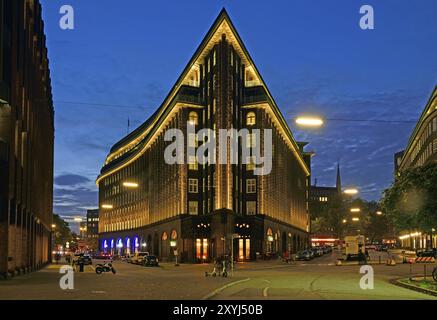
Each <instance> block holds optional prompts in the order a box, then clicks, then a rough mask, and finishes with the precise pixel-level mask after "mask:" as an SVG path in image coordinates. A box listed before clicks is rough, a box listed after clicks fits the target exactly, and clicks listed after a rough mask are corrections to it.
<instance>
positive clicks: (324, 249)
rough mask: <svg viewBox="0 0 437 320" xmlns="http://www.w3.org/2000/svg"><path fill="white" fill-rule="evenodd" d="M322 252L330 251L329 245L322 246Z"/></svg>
mask: <svg viewBox="0 0 437 320" xmlns="http://www.w3.org/2000/svg"><path fill="white" fill-rule="evenodd" d="M322 250H323V253H324V254H328V253H331V252H332V248H331V247H330V246H324V247H323V248H322Z"/></svg>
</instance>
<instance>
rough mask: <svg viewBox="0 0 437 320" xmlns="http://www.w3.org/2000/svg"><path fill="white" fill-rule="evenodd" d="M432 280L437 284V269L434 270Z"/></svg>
mask: <svg viewBox="0 0 437 320" xmlns="http://www.w3.org/2000/svg"><path fill="white" fill-rule="evenodd" d="M432 278H433V279H434V281H436V282H437V267H435V268H434V270H432Z"/></svg>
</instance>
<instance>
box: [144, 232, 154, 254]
mask: <svg viewBox="0 0 437 320" xmlns="http://www.w3.org/2000/svg"><path fill="white" fill-rule="evenodd" d="M145 249H146V251H151V250H152V249H153V248H152V236H151V235H150V234H149V235H148V236H147V241H146V248H145Z"/></svg>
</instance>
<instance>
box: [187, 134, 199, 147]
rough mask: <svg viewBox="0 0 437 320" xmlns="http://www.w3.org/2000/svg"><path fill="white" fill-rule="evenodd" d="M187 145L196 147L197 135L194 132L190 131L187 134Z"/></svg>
mask: <svg viewBox="0 0 437 320" xmlns="http://www.w3.org/2000/svg"><path fill="white" fill-rule="evenodd" d="M188 146H189V147H190V148H196V147H197V136H196V134H195V133H192V132H190V133H189V134H188Z"/></svg>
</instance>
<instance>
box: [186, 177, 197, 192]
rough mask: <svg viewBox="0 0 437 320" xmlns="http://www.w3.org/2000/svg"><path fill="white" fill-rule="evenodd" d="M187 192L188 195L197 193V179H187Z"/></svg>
mask: <svg viewBox="0 0 437 320" xmlns="http://www.w3.org/2000/svg"><path fill="white" fill-rule="evenodd" d="M188 192H189V193H197V192H198V180H197V179H188Z"/></svg>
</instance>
